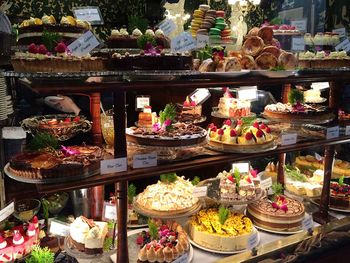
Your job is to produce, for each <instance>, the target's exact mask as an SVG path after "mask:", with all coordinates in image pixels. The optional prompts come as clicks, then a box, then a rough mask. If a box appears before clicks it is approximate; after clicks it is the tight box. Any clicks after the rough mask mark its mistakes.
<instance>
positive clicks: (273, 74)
mask: <svg viewBox="0 0 350 263" xmlns="http://www.w3.org/2000/svg"><path fill="white" fill-rule="evenodd" d="M252 74H253V75H256V76H264V77H268V78H286V77H290V76H294V75H295V74H296V71H295V70H279V71H272V70H252Z"/></svg>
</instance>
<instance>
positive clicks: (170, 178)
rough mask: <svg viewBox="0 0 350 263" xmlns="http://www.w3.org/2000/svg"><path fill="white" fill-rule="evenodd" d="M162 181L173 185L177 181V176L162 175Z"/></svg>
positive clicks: (172, 174) (173, 174)
mask: <svg viewBox="0 0 350 263" xmlns="http://www.w3.org/2000/svg"><path fill="white" fill-rule="evenodd" d="M160 180H161V181H162V182H163V183H167V184H171V183H173V182H175V181H176V180H177V175H176V173H168V174H161V175H160Z"/></svg>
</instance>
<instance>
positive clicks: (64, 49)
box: [55, 42, 67, 53]
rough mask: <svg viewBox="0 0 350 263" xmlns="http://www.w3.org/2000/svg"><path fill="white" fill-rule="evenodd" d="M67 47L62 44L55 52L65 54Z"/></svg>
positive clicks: (59, 44) (58, 45)
mask: <svg viewBox="0 0 350 263" xmlns="http://www.w3.org/2000/svg"><path fill="white" fill-rule="evenodd" d="M66 49H67V46H66V45H65V44H64V43H63V42H60V43H58V44H57V46H56V47H55V50H56V52H57V53H64V52H66Z"/></svg>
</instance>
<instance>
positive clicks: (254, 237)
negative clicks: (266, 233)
mask: <svg viewBox="0 0 350 263" xmlns="http://www.w3.org/2000/svg"><path fill="white" fill-rule="evenodd" d="M257 244H258V233H257V232H254V233H253V235H251V236H250V237H249V239H248V249H249V250H251V249H253V248H255V247H256V245H257Z"/></svg>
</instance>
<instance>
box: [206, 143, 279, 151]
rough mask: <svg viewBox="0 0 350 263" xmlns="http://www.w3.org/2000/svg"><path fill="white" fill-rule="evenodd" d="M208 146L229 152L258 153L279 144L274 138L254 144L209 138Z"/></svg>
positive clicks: (272, 148)
mask: <svg viewBox="0 0 350 263" xmlns="http://www.w3.org/2000/svg"><path fill="white" fill-rule="evenodd" d="M207 147H208V148H210V149H212V150H215V151H219V152H227V153H257V152H268V151H271V150H274V149H276V148H277V144H276V142H275V141H274V140H272V141H270V142H267V143H264V144H253V145H237V144H226V143H222V142H216V141H212V140H208V146H207Z"/></svg>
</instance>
